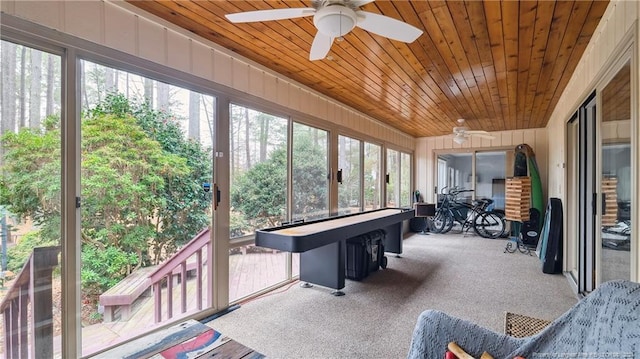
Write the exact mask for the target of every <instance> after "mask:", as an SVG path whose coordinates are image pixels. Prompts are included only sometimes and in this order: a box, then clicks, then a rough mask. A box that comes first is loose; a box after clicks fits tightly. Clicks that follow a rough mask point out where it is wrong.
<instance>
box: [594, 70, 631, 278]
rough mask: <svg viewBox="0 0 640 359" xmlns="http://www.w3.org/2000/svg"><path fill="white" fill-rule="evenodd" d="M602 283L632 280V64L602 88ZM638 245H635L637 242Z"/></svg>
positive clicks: (600, 266)
mask: <svg viewBox="0 0 640 359" xmlns="http://www.w3.org/2000/svg"><path fill="white" fill-rule="evenodd" d="M601 97H602V111H601V114H602V121H601V123H600V132H601V134H602V135H601V136H600V140H601V144H600V148H601V152H600V154H601V161H602V165H601V178H600V188H599V189H600V191H599V192H600V193H601V201H600V204H601V206H602V207H601V214H602V215H601V226H600V232H601V242H602V244H601V245H600V246H599V247H598V248H599V249H600V252H599V253H600V255H599V256H598V259H599V260H598V263H599V269H600V270H599V271H598V273H599V278H598V282H599V283H602V282H606V281H609V280H614V279H626V280H630V279H631V246H632V243H631V242H632V238H633V237H632V236H631V232H632V227H631V218H632V213H631V208H632V207H633V201H634V198H633V196H632V195H631V193H632V191H631V136H630V134H631V63H630V61H628V62H627V63H626V64H625V65H623V66H622V68H621V69H620V71H618V73H617V74H616V75H615V76H614V77H613V78H612V79H611V81H609V83H608V84H607V86H605V88H604V89H603V90H602V93H601ZM634 245H635V244H634Z"/></svg>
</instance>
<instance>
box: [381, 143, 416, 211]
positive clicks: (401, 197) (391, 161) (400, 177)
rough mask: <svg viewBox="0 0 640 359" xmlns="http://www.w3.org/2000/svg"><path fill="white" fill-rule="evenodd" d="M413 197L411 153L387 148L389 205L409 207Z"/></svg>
mask: <svg viewBox="0 0 640 359" xmlns="http://www.w3.org/2000/svg"><path fill="white" fill-rule="evenodd" d="M411 197H412V195H411V155H410V154H408V153H404V152H400V151H396V150H392V149H387V207H409V206H411V201H412V199H411Z"/></svg>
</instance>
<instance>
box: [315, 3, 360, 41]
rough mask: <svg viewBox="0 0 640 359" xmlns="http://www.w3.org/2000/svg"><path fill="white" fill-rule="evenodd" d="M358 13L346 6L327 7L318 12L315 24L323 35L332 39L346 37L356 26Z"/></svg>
mask: <svg viewBox="0 0 640 359" xmlns="http://www.w3.org/2000/svg"><path fill="white" fill-rule="evenodd" d="M356 19H357V17H356V12H355V11H353V10H351V9H349V8H348V7H346V6H344V5H339V4H338V5H330V6H325V7H323V8H321V9H319V10H318V11H316V14H315V16H314V17H313V23H314V25H316V27H317V28H318V31H320V32H321V33H323V34H325V35H327V36H330V37H332V38H336V37H340V36H344V35H346V34H348V33H349V31H351V30H353V28H354V27H355V26H356Z"/></svg>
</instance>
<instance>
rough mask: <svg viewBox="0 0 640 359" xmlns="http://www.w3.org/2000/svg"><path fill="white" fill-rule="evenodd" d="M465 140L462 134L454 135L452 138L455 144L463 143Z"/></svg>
mask: <svg viewBox="0 0 640 359" xmlns="http://www.w3.org/2000/svg"><path fill="white" fill-rule="evenodd" d="M466 140H467V139H466V138H465V137H464V136H460V135H456V136H455V137H454V138H453V142H455V143H457V144H459V145H461V144H463V143H464V142H465V141H466Z"/></svg>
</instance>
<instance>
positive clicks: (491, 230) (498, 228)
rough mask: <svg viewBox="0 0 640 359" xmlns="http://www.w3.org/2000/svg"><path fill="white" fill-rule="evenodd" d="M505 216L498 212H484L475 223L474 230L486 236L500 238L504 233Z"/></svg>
mask: <svg viewBox="0 0 640 359" xmlns="http://www.w3.org/2000/svg"><path fill="white" fill-rule="evenodd" d="M505 227H506V223H505V221H504V217H503V216H501V215H500V214H499V213H496V212H493V211H491V212H482V213H481V214H479V215H478V216H477V217H476V220H475V222H474V223H473V230H474V231H475V232H476V233H477V234H478V235H479V236H481V237H484V238H492V239H493V238H498V237H501V236H502V235H503V234H504V231H505Z"/></svg>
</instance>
